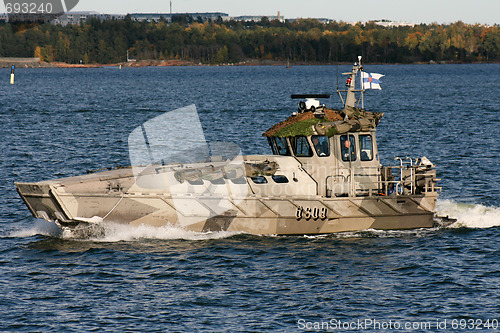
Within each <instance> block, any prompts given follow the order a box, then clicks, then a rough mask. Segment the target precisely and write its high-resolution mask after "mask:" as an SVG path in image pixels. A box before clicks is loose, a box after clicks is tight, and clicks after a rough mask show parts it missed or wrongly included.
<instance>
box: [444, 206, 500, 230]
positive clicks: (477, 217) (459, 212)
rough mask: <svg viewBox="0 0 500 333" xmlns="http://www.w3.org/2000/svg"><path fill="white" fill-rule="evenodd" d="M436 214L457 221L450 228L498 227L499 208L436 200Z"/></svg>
mask: <svg viewBox="0 0 500 333" xmlns="http://www.w3.org/2000/svg"><path fill="white" fill-rule="evenodd" d="M436 212H437V215H439V216H449V217H450V218H455V219H457V222H455V223H453V224H452V225H451V226H450V228H492V227H498V226H500V207H488V206H483V205H477V204H466V203H458V202H455V201H452V200H438V202H437V204H436Z"/></svg>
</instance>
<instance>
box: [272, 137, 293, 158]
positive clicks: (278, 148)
mask: <svg viewBox="0 0 500 333" xmlns="http://www.w3.org/2000/svg"><path fill="white" fill-rule="evenodd" d="M273 140H274V142H275V145H271V146H272V147H273V153H274V154H275V155H283V156H290V155H291V154H290V149H288V143H287V142H286V138H273Z"/></svg>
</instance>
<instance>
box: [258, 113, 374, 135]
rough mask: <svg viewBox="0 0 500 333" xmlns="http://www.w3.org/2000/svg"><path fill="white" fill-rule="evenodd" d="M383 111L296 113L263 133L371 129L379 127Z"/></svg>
mask: <svg viewBox="0 0 500 333" xmlns="http://www.w3.org/2000/svg"><path fill="white" fill-rule="evenodd" d="M382 116H383V113H378V112H369V111H366V110H363V109H360V108H350V107H347V108H346V109H344V110H334V109H329V108H323V109H322V112H319V113H318V112H311V111H306V112H303V113H294V114H293V115H292V116H290V117H289V118H288V119H286V120H285V121H282V122H280V123H278V124H276V125H274V126H273V127H271V128H270V129H268V130H267V131H266V132H264V133H263V134H262V136H265V137H268V138H270V137H295V136H310V135H324V136H328V137H331V136H334V135H336V134H343V133H347V132H362V131H370V130H373V129H375V128H376V127H377V125H378V123H379V122H380V119H381V118H382Z"/></svg>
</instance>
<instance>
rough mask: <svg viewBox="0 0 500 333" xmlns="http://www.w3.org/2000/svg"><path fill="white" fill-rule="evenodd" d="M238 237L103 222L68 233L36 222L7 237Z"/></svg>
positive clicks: (118, 239) (105, 239)
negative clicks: (96, 225)
mask: <svg viewBox="0 0 500 333" xmlns="http://www.w3.org/2000/svg"><path fill="white" fill-rule="evenodd" d="M239 234H241V233H240V232H230V231H218V232H195V231H189V230H185V229H182V228H180V227H174V226H162V227H153V226H148V225H140V226H131V225H125V224H117V223H111V222H106V223H103V224H101V225H99V226H98V227H93V226H92V225H91V226H90V227H84V228H81V229H75V230H69V229H66V228H63V229H61V228H59V227H58V226H57V225H56V224H55V223H53V222H47V221H45V220H40V219H35V222H34V225H33V226H32V227H29V228H25V229H21V230H16V231H12V232H11V233H10V237H19V238H28V237H33V236H37V235H42V236H48V237H56V238H61V239H65V240H82V241H92V242H110V243H114V242H122V241H137V240H143V239H151V240H192V241H200V240H210V239H223V238H229V237H233V236H235V235H239Z"/></svg>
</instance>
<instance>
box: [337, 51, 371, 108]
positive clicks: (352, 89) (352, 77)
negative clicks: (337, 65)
mask: <svg viewBox="0 0 500 333" xmlns="http://www.w3.org/2000/svg"><path fill="white" fill-rule="evenodd" d="M362 70H363V65H361V56H359V57H358V62H355V63H354V66H353V67H352V71H351V72H349V73H342V75H349V77H348V78H347V82H346V86H347V90H339V89H338V87H337V92H338V93H339V95H340V97H341V98H342V95H341V92H347V96H346V99H345V102H344V110H345V109H347V108H348V107H350V108H354V107H356V105H359V102H360V101H361V102H362V108H364V100H363V93H364V91H365V90H364V89H363V80H362V78H361V75H360V89H356V75H357V74H358V72H359V71H362ZM357 92H359V93H361V96H360V100H357V99H356V93H357ZM342 100H343V99H342Z"/></svg>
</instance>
